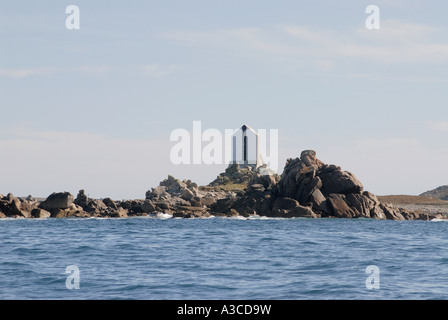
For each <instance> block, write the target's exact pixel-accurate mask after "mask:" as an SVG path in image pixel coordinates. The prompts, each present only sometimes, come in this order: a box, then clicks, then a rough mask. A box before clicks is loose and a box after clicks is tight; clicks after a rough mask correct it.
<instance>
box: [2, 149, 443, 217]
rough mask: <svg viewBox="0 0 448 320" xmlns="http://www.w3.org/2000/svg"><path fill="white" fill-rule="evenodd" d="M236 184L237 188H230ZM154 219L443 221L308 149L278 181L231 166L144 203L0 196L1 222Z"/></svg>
mask: <svg viewBox="0 0 448 320" xmlns="http://www.w3.org/2000/svg"><path fill="white" fill-rule="evenodd" d="M235 182H238V184H237V185H239V186H242V187H241V188H239V189H238V188H229V186H233V185H234V184H235ZM156 213H165V214H169V215H172V217H173V218H206V217H211V216H221V217H237V216H242V217H250V216H264V217H277V218H294V217H299V218H372V219H383V220H386V219H387V220H432V219H445V218H446V215H444V214H443V213H438V212H432V211H430V210H428V211H427V212H422V211H421V210H408V209H405V208H398V207H394V206H393V205H391V204H387V203H381V202H380V201H379V200H378V198H377V197H376V196H375V195H374V194H372V193H370V192H367V191H364V187H363V185H362V184H361V182H360V181H359V180H358V179H357V178H356V177H355V176H354V175H353V174H352V173H350V172H348V171H343V170H342V169H341V168H340V167H338V166H336V165H328V164H325V163H323V162H322V161H320V160H319V159H317V158H316V152H315V151H313V150H306V151H303V152H302V153H301V155H300V157H299V158H296V159H288V160H287V163H286V165H285V168H284V171H283V173H282V175H281V176H279V175H277V174H275V173H272V172H270V171H269V170H268V169H267V168H263V167H261V168H258V169H257V170H256V171H252V170H251V169H250V168H248V169H242V168H240V167H239V166H238V165H232V166H229V168H228V169H227V170H226V172H225V173H223V174H221V175H220V176H218V178H217V179H216V180H215V181H214V182H213V183H211V185H209V186H203V187H199V186H198V185H197V184H196V183H194V182H192V181H190V180H188V181H180V180H178V179H175V178H174V177H172V176H168V178H167V179H166V180H164V181H162V182H161V183H160V185H159V186H158V187H155V188H152V189H151V190H149V191H148V192H146V197H145V199H138V200H123V201H114V200H112V199H110V198H105V199H91V198H89V197H88V196H87V195H86V193H85V192H84V190H80V191H79V193H78V195H77V196H76V198H75V197H74V196H73V195H72V194H70V193H69V192H59V193H53V194H51V195H50V196H49V197H48V198H47V199H45V200H44V201H39V200H36V199H34V198H32V197H31V196H29V197H27V198H26V199H20V198H17V197H14V196H13V195H12V194H8V195H6V196H4V195H0V218H35V219H46V218H90V217H96V218H127V217H138V216H147V215H151V214H156Z"/></svg>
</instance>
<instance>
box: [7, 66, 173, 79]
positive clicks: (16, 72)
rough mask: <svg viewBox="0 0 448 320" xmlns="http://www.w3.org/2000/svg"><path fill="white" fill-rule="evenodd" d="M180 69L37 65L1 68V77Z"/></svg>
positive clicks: (152, 72) (158, 74)
mask: <svg viewBox="0 0 448 320" xmlns="http://www.w3.org/2000/svg"><path fill="white" fill-rule="evenodd" d="M177 69H179V66H177V65H161V64H152V65H141V66H125V67H114V66H106V65H97V66H80V67H66V68H58V67H35V68H8V69H6V68H0V77H3V78H10V79H23V78H29V77H36V76H48V75H61V74H72V75H83V76H90V77H96V76H105V75H108V74H112V73H116V72H119V73H120V72H126V73H129V72H130V73H135V74H137V73H142V72H143V74H146V75H150V76H155V77H162V76H167V75H170V74H172V73H173V72H175V71H176V70H177Z"/></svg>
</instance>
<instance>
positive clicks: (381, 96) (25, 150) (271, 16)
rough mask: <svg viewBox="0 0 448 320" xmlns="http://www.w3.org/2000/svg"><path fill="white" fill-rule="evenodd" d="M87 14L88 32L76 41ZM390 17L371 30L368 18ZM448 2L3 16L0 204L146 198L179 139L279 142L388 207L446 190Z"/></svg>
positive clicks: (187, 173) (11, 5)
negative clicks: (182, 134) (231, 135)
mask: <svg viewBox="0 0 448 320" xmlns="http://www.w3.org/2000/svg"><path fill="white" fill-rule="evenodd" d="M70 4H75V5H78V6H79V8H80V11H81V29H80V30H75V31H69V30H67V29H66V28H65V19H66V17H67V15H66V14H65V8H66V7H67V6H68V5H70ZM370 4H375V5H377V6H378V7H379V8H380V10H381V30H367V29H366V28H365V26H364V22H365V19H366V18H367V15H366V14H365V9H366V7H367V6H368V5H370ZM446 12H448V3H447V2H446V1H423V0H418V1H412V0H406V1H404V0H397V1H393V0H389V1H387V0H382V1H380V0H378V1H359V0H350V1H297V0H295V1H260V0H259V1H241V0H240V1H210V0H209V1H194V0H193V1H169V0H168V1H167V0H165V1H73V2H71V1H70V2H63V1H57V3H56V1H9V0H4V1H2V2H1V3H0V40H1V41H0V113H1V117H0V154H1V157H0V164H1V166H2V168H5V170H4V171H5V172H4V173H3V174H2V178H1V179H0V193H7V192H10V191H11V192H13V193H15V194H17V195H26V194H30V193H31V194H33V195H35V196H46V195H48V194H49V193H51V192H53V191H64V190H67V191H70V192H72V193H76V192H77V191H78V190H79V189H80V188H85V189H86V191H87V192H88V193H90V194H91V195H92V196H96V197H105V196H111V197H114V198H122V197H129V198H131V197H132V198H136V197H142V196H144V193H145V191H146V190H147V189H149V188H150V187H154V186H155V185H157V184H158V182H159V181H160V180H161V179H163V178H164V177H166V176H167V175H168V174H174V175H176V176H177V177H179V178H181V179H186V178H188V179H193V180H195V181H198V182H199V183H201V184H206V183H208V182H210V181H212V180H213V179H214V177H215V176H216V175H217V174H218V173H219V172H220V171H222V169H223V166H214V167H210V166H180V167H175V166H173V165H171V164H170V162H169V150H170V147H171V146H172V144H171V143H170V141H169V136H170V133H171V131H172V130H174V129H176V128H185V129H188V130H191V129H192V122H193V121H194V120H201V121H202V123H203V127H204V129H206V128H217V129H220V130H224V129H226V128H237V127H239V126H240V125H242V124H243V123H247V124H249V125H251V126H252V127H253V128H255V129H257V128H263V129H279V136H280V146H279V148H280V169H279V171H280V173H281V171H282V167H283V164H284V161H285V159H286V158H287V157H296V156H298V155H299V154H300V151H301V150H303V149H308V148H312V149H314V150H316V151H317V153H318V157H319V158H321V160H323V161H324V162H328V163H335V164H338V165H341V166H342V167H343V168H344V169H346V170H349V171H352V172H354V173H355V175H357V176H358V178H359V179H360V180H361V181H362V182H363V183H364V185H365V187H366V189H368V190H370V191H372V192H374V193H377V194H391V193H395V194H396V193H408V194H418V193H421V192H423V191H426V190H427V189H429V188H435V187H437V186H439V185H441V184H448V169H446V163H447V160H448V146H447V143H446V141H447V135H448V109H447V86H448V68H447V67H448V23H447V22H446Z"/></svg>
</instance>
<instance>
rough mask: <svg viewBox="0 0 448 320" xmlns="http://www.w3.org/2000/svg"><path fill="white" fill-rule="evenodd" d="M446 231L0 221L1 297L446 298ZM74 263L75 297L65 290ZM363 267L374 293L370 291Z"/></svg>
mask: <svg viewBox="0 0 448 320" xmlns="http://www.w3.org/2000/svg"><path fill="white" fill-rule="evenodd" d="M447 231H448V223H447V222H423V221H404V222H399V221H376V220H345V219H316V220H312V219H310V220H308V219H291V220H274V219H253V220H238V219H224V218H212V219H193V220H181V219H154V218H135V219H84V220H83V219H66V220H64V219H49V220H0V299H164V300H165V299H169V300H173V299H181V300H182V299H212V300H221V299H270V300H271V299H272V300H274V299H288V300H290V299H293V300H295V299H447V298H448V233H447ZM71 265H75V266H77V267H78V268H79V272H80V273H79V278H78V279H79V289H73V290H69V289H67V287H66V280H67V277H69V276H70V274H66V273H65V272H66V268H67V266H71ZM370 265H375V266H377V267H378V270H379V271H380V273H379V277H376V278H375V279H374V283H375V284H376V283H379V285H380V287H379V289H370V290H369V289H368V288H367V286H366V279H367V278H368V277H369V274H367V273H366V268H367V267H368V266H370ZM376 275H377V274H375V276H376ZM368 282H369V283H370V280H369V281H368ZM73 283H75V281H73Z"/></svg>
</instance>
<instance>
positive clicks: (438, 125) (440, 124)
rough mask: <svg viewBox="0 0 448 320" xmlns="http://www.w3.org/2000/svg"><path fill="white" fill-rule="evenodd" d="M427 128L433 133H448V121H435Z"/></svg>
mask: <svg viewBox="0 0 448 320" xmlns="http://www.w3.org/2000/svg"><path fill="white" fill-rule="evenodd" d="M427 126H428V128H429V129H430V130H431V131H435V132H441V133H448V121H433V122H429V123H428V125H427Z"/></svg>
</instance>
